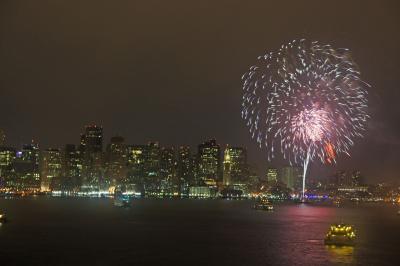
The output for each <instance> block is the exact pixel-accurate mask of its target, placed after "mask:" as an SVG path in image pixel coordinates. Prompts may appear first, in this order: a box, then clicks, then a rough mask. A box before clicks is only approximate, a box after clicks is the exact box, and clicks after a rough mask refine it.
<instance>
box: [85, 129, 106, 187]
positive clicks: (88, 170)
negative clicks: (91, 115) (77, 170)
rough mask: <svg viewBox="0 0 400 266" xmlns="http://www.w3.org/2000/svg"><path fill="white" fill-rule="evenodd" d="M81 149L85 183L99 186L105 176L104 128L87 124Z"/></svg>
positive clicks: (86, 185)
mask: <svg viewBox="0 0 400 266" xmlns="http://www.w3.org/2000/svg"><path fill="white" fill-rule="evenodd" d="M80 149H81V150H82V152H83V185H84V186H85V187H90V188H92V189H93V188H96V187H99V186H100V183H101V181H102V180H101V179H102V177H103V128H102V127H100V126H97V125H89V126H86V127H85V133H84V134H83V135H82V136H81V144H80Z"/></svg>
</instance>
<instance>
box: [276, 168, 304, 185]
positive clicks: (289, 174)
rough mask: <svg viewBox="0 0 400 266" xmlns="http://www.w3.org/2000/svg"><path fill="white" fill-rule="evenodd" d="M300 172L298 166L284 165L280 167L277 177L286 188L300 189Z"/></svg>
mask: <svg viewBox="0 0 400 266" xmlns="http://www.w3.org/2000/svg"><path fill="white" fill-rule="evenodd" d="M301 174H302V173H301V169H300V168H299V167H293V166H286V167H283V168H282V171H281V174H280V175H279V178H280V181H281V182H282V183H283V184H285V185H286V187H287V188H289V189H291V190H294V189H300V187H301V180H302V175H301Z"/></svg>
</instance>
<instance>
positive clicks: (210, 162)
mask: <svg viewBox="0 0 400 266" xmlns="http://www.w3.org/2000/svg"><path fill="white" fill-rule="evenodd" d="M197 156H198V166H197V167H198V168H197V174H198V178H199V179H201V180H203V181H204V182H211V181H213V182H216V181H218V180H220V176H221V160H220V158H221V149H220V147H219V145H218V144H217V142H216V140H214V139H213V140H209V141H206V142H204V143H202V144H200V145H199V146H198V155H197Z"/></svg>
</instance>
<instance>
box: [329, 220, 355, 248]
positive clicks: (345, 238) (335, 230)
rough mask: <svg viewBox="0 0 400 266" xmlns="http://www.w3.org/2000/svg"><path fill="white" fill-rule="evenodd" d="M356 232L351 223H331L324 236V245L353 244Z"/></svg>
mask: <svg viewBox="0 0 400 266" xmlns="http://www.w3.org/2000/svg"><path fill="white" fill-rule="evenodd" d="M355 238H356V234H355V232H354V228H353V226H351V225H347V224H344V223H339V224H333V225H331V227H330V229H329V231H328V233H327V234H326V237H325V241H324V242H325V245H335V246H354V244H355V243H354V242H355Z"/></svg>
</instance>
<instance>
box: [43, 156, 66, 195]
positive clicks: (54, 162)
mask: <svg viewBox="0 0 400 266" xmlns="http://www.w3.org/2000/svg"><path fill="white" fill-rule="evenodd" d="M61 176H62V154H61V151H60V150H59V149H46V150H44V151H42V153H41V162H40V177H41V190H42V191H49V190H50V189H51V188H52V182H53V181H55V179H56V178H61Z"/></svg>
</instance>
